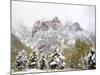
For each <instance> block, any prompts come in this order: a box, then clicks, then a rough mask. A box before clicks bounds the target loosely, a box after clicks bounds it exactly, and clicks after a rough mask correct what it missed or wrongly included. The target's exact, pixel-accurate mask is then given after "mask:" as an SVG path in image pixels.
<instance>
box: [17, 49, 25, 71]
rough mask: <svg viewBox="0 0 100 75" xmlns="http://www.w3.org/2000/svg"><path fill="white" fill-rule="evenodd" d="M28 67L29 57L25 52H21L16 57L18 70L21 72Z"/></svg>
mask: <svg viewBox="0 0 100 75" xmlns="http://www.w3.org/2000/svg"><path fill="white" fill-rule="evenodd" d="M26 66H27V56H26V52H25V50H21V51H20V52H19V53H18V55H17V57H16V69H17V70H18V71H19V70H20V71H21V70H23V69H25V68H26Z"/></svg>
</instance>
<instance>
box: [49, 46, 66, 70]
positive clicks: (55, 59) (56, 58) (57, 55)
mask: <svg viewBox="0 0 100 75" xmlns="http://www.w3.org/2000/svg"><path fill="white" fill-rule="evenodd" d="M64 60H65V57H64V55H63V54H62V53H61V52H60V49H58V48H56V49H55V50H54V54H52V55H51V60H50V61H49V63H48V64H49V68H50V69H64V68H65V61H64Z"/></svg>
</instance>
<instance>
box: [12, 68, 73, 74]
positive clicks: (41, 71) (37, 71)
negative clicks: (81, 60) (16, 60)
mask: <svg viewBox="0 0 100 75" xmlns="http://www.w3.org/2000/svg"><path fill="white" fill-rule="evenodd" d="M71 70H72V69H67V70H66V71H71ZM54 71H55V72H57V71H59V70H39V69H28V70H26V71H19V72H12V74H13V75H17V74H20V75H24V74H27V75H31V74H32V73H43V72H54ZM63 71H64V70H63Z"/></svg>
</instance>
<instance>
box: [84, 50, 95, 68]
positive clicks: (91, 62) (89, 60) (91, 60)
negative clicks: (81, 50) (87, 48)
mask: <svg viewBox="0 0 100 75" xmlns="http://www.w3.org/2000/svg"><path fill="white" fill-rule="evenodd" d="M95 58H96V55H95V48H91V52H90V53H89V54H88V56H87V57H86V58H85V69H95V68H96V59H95Z"/></svg>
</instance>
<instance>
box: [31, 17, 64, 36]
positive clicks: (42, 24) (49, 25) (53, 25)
mask: <svg viewBox="0 0 100 75" xmlns="http://www.w3.org/2000/svg"><path fill="white" fill-rule="evenodd" d="M34 25H35V26H34V27H33V29H32V37H34V35H35V34H36V33H37V32H38V31H48V30H50V29H52V30H54V31H56V30H57V29H58V28H59V27H60V25H62V24H61V21H60V20H59V19H58V17H54V18H53V19H52V20H50V21H37V22H35V24H34Z"/></svg>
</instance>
